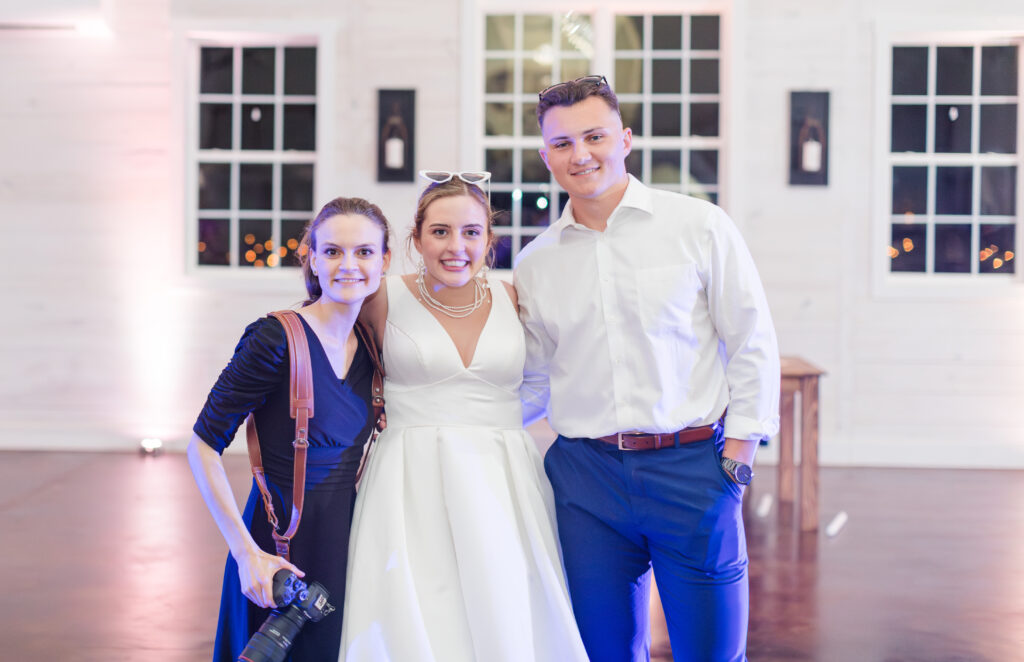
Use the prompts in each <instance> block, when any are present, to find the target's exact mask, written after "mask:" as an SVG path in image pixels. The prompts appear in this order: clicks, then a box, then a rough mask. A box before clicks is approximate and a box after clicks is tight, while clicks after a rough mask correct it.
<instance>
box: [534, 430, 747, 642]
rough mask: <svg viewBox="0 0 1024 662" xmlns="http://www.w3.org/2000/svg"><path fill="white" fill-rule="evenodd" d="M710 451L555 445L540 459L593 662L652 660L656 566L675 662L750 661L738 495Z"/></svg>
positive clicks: (711, 447)
mask: <svg viewBox="0 0 1024 662" xmlns="http://www.w3.org/2000/svg"><path fill="white" fill-rule="evenodd" d="M722 443H723V440H722V437H721V433H720V432H719V433H718V434H717V435H716V436H715V437H712V438H711V439H708V440H706V441H698V442H693V443H689V444H682V445H680V446H678V447H674V448H668V449H660V450H650V451H621V450H619V449H618V448H616V447H615V446H612V445H610V444H606V443H604V442H602V441H595V440H593V439H569V438H566V437H562V436H559V437H558V439H556V440H555V443H554V444H553V445H552V446H551V448H550V449H548V452H547V454H546V455H545V457H544V468H545V470H546V472H547V474H548V477H549V478H550V479H551V485H552V487H553V488H554V493H555V507H556V513H557V516H558V534H559V538H560V540H561V544H562V554H563V559H564V562H565V570H566V579H567V581H568V584H569V593H570V595H571V597H572V605H573V611H574V612H575V614H576V621H577V623H578V624H579V627H580V633H581V634H582V636H583V643H584V645H585V646H586V649H587V654H588V655H589V656H590V659H591V662H629V661H638V660H649V659H650V625H649V618H648V600H649V590H650V584H649V582H650V580H649V577H650V573H648V570H649V569H650V568H651V567H652V566H653V569H654V575H655V577H656V578H657V581H658V590H659V592H660V594H661V601H662V605H663V607H664V609H665V617H666V620H667V622H668V631H669V637H670V639H671V642H672V655H673V659H674V660H675V662H690V661H693V662H698V661H699V662H733V661H740V662H743V661H744V660H746V652H745V651H746V644H747V616H748V588H747V545H746V539H745V538H744V533H743V517H742V512H741V505H742V498H743V488H742V487H741V486H739V485H737V484H735V483H733V482H732V481H731V480H730V479H729V478H728V476H727V475H726V474H725V472H724V470H723V469H722V468H721V465H720V464H719V458H720V453H721V448H722Z"/></svg>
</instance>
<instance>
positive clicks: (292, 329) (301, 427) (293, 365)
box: [245, 310, 313, 560]
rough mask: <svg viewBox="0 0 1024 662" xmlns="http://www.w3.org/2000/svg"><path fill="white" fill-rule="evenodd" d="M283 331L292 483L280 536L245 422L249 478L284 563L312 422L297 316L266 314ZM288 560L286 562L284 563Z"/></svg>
mask: <svg viewBox="0 0 1024 662" xmlns="http://www.w3.org/2000/svg"><path fill="white" fill-rule="evenodd" d="M270 314H271V316H273V317H276V318H277V319H278V321H280V322H281V326H283V327H284V332H285V336H286V337H287V338H288V359H289V365H290V376H289V394H290V400H291V406H290V413H291V417H292V418H294V419H295V440H294V441H293V442H292V446H294V447H295V460H294V469H293V479H292V516H291V518H290V520H289V521H288V530H287V531H285V532H284V534H283V535H282V534H280V533H278V532H277V524H278V522H277V514H276V513H275V512H274V504H273V501H272V499H271V496H270V490H269V489H268V488H267V478H266V475H265V474H264V471H263V457H262V455H261V454H260V440H259V436H258V435H257V433H256V420H255V419H254V418H253V415H252V414H251V413H250V414H249V417H248V418H247V419H246V422H245V433H246V440H247V442H248V446H249V462H250V463H251V464H252V475H253V477H254V478H255V479H256V485H257V486H258V487H259V489H260V494H261V495H262V496H263V504H264V506H265V508H266V510H267V520H268V521H269V522H270V525H271V526H272V527H273V531H271V534H272V535H273V536H274V546H275V547H276V548H277V554H278V556H281V557H284V558H285V559H288V552H289V550H288V546H289V544H290V543H291V540H292V538H293V537H295V532H296V531H297V530H298V528H299V521H300V520H301V519H302V504H303V502H304V501H305V495H306V448H308V447H309V419H311V418H313V371H312V368H311V366H310V360H309V343H308V342H306V331H305V329H304V328H303V327H302V321H301V320H299V315H298V313H296V312H295V311H293V310H279V311H276V312H273V313H270ZM288 560H290V559H288Z"/></svg>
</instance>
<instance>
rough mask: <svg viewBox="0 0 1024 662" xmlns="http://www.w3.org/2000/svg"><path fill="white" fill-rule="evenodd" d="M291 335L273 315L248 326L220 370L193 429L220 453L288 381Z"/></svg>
mask: <svg viewBox="0 0 1024 662" xmlns="http://www.w3.org/2000/svg"><path fill="white" fill-rule="evenodd" d="M287 352H288V339H287V337H286V336H285V332H284V327H283V326H281V323H280V322H279V321H278V320H277V319H276V318H273V317H264V318H261V319H258V320H256V321H255V322H253V323H252V324H250V325H249V326H247V327H246V328H245V331H244V332H243V333H242V338H241V339H240V340H239V341H238V345H237V346H236V347H235V353H234V356H232V357H231V360H230V361H229V362H228V365H227V367H225V368H224V370H223V371H222V372H221V373H220V377H218V378H217V382H216V383H215V384H214V385H213V388H212V389H211V390H210V394H209V395H208V396H207V398H206V404H205V405H204V406H203V409H202V411H201V412H200V413H199V418H198V419H197V420H196V424H195V425H194V426H193V427H192V430H193V431H194V432H195V433H196V435H198V436H199V438H200V439H202V440H203V441H205V442H206V443H207V444H208V445H209V446H210V447H211V448H213V449H214V450H216V451H217V452H218V453H223V452H224V449H225V448H227V446H228V444H230V443H231V440H232V439H233V438H234V436H235V433H236V432H237V431H238V427H239V426H240V425H241V424H242V422H243V421H244V420H245V417H246V416H248V415H249V412H251V411H253V410H255V409H258V408H259V407H261V406H262V405H263V403H264V402H265V401H266V399H267V396H268V395H269V394H271V393H273V392H274V391H275V390H276V389H278V388H281V386H282V384H283V385H284V386H285V387H287V383H288V356H287Z"/></svg>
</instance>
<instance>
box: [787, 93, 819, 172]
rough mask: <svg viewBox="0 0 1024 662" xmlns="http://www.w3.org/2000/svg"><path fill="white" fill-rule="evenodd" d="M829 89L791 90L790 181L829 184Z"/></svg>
mask: <svg viewBox="0 0 1024 662" xmlns="http://www.w3.org/2000/svg"><path fill="white" fill-rule="evenodd" d="M828 95H829V93H828V92H790V94H789V183H790V185H798V186H799V185H803V186H828Z"/></svg>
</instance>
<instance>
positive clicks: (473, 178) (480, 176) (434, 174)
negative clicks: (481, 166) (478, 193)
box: [420, 170, 491, 185]
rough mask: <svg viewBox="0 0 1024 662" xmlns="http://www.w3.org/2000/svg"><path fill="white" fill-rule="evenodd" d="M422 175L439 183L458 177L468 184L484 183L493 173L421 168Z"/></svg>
mask: <svg viewBox="0 0 1024 662" xmlns="http://www.w3.org/2000/svg"><path fill="white" fill-rule="evenodd" d="M420 177H423V178H424V179H429V180H430V181H432V182H437V183H438V184H444V183H445V182H450V181H451V180H452V178H453V177H458V178H459V179H461V180H462V181H464V182H466V183H467V184H477V185H479V184H483V183H484V182H486V181H487V180H489V179H490V178H491V173H489V172H487V171H486V170H484V171H481V172H468V171H467V172H449V171H447V170H420Z"/></svg>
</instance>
